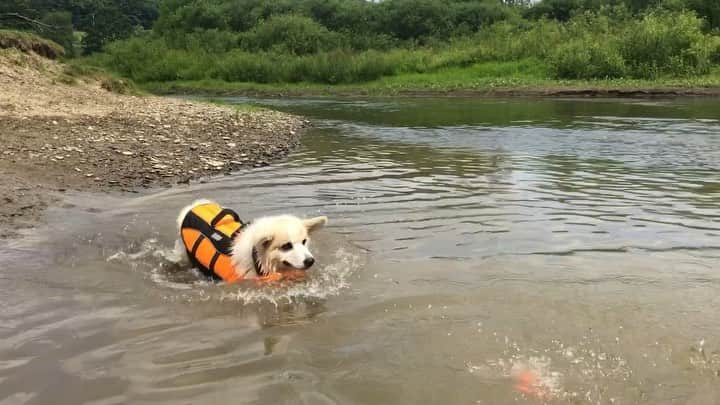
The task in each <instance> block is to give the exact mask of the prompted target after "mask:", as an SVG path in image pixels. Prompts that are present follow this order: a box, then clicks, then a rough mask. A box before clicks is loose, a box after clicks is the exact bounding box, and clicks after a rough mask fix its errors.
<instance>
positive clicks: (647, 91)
mask: <svg viewBox="0 0 720 405" xmlns="http://www.w3.org/2000/svg"><path fill="white" fill-rule="evenodd" d="M141 87H142V88H143V89H145V90H146V91H149V92H151V93H155V94H165V95H168V94H207V95H217V96H240V95H249V96H271V97H273V96H342V97H352V96H460V97H467V96H472V97H506V96H527V97H565V96H579V97H676V96H700V97H707V96H710V97H718V96H720V69H716V70H714V71H713V72H711V73H710V74H708V75H704V76H696V77H690V78H681V79H677V78H660V79H656V80H633V79H613V80H556V79H550V78H548V77H547V76H545V75H543V74H542V71H528V70H524V69H522V68H520V69H517V65H516V64H513V63H483V64H477V65H474V66H470V67H464V68H448V69H442V70H440V71H438V72H434V73H415V74H403V75H398V76H389V77H383V78H381V79H379V80H374V81H370V82H367V83H361V84H343V85H323V84H316V83H272V84H262V83H246V82H226V81H221V80H195V81H170V82H148V83H142V84H141Z"/></svg>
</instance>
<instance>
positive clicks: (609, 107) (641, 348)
mask: <svg viewBox="0 0 720 405" xmlns="http://www.w3.org/2000/svg"><path fill="white" fill-rule="evenodd" d="M226 101H229V102H251V103H255V104H259V105H264V106H269V107H272V108H276V109H280V110H284V111H290V112H294V113H298V114H302V115H305V116H307V117H308V118H309V119H311V120H313V122H314V124H315V128H314V129H312V130H310V131H309V132H308V133H307V134H306V135H305V137H304V139H303V142H302V146H301V148H300V149H299V150H298V151H297V152H296V153H294V154H293V155H292V156H291V157H290V158H289V159H288V160H287V161H286V162H283V163H279V164H276V165H273V166H271V167H267V168H258V169H255V170H253V171H249V172H244V173H242V174H238V175H234V176H229V177H221V178H215V179H211V180H210V181H207V182H203V183H196V184H191V185H189V186H178V187H176V188H173V189H170V190H160V191H156V192H150V193H144V194H136V195H126V194H119V195H109V196H108V195H91V194H80V193H78V194H70V195H67V196H66V197H65V200H64V201H63V203H62V204H61V205H60V206H58V207H55V208H52V209H50V210H49V212H48V218H47V221H48V224H47V226H44V227H43V228H42V229H38V230H35V231H31V232H28V233H27V234H26V235H25V236H24V237H23V238H22V239H19V240H15V241H11V242H9V243H6V244H5V245H4V246H2V247H0V261H1V262H2V263H3V266H2V267H3V271H2V275H1V276H0V278H1V279H2V287H1V288H0V404H3V405H5V404H80V403H87V404H125V403H133V404H145V403H148V404H149V403H152V404H159V403H166V404H188V403H198V404H199V403H203V404H211V403H217V404H220V403H222V404H228V403H288V404H419V403H423V404H509V403H521V404H525V403H527V404H538V403H549V404H586V403H587V404H672V403H677V404H717V403H720V298H719V297H720V295H719V294H718V291H720V102H719V101H716V100H702V99H699V100H693V99H683V100H549V99H541V100H538V99H505V100H486V99H484V100H469V99H454V98H450V99H386V100H383V99H378V100H375V99H374V100H359V99H351V100H347V99H346V100H330V99H321V100H318V99H315V100H313V99H291V100H280V99H274V100H257V99H254V100H248V99H228V100H226ZM199 197H211V198H213V199H216V200H218V201H220V202H221V203H223V204H224V205H226V206H229V207H233V208H235V209H236V210H237V211H239V212H240V213H241V216H243V217H245V218H247V219H249V218H253V217H255V216H259V215H264V214H273V213H283V212H292V213H296V214H298V215H308V216H309V215H316V214H325V215H328V216H329V218H330V224H329V226H328V227H327V228H326V229H324V230H323V231H321V232H320V233H319V234H318V235H317V236H316V238H315V240H314V241H313V249H314V251H315V253H316V257H317V259H318V263H319V264H318V265H317V266H316V268H315V269H314V270H312V271H311V272H310V275H309V279H308V280H307V281H306V282H304V283H300V284H296V285H291V286H284V287H279V288H273V287H264V288H256V287H254V286H247V285H232V286H227V285H215V284H211V283H208V282H207V281H205V280H203V279H202V278H201V277H199V276H198V275H197V274H196V273H193V272H192V271H189V270H188V269H185V268H182V267H181V266H178V265H176V264H174V263H175V261H176V258H174V257H173V255H172V246H173V242H174V237H175V232H176V231H175V229H174V227H175V225H174V220H175V216H176V215H177V212H178V210H179V209H180V208H181V207H182V206H184V205H186V204H188V203H189V202H190V201H192V200H193V199H194V198H199Z"/></svg>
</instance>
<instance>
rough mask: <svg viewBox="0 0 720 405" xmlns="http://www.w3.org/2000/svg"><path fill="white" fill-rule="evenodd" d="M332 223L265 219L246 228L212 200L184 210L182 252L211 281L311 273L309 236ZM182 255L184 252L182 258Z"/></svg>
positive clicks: (284, 217)
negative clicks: (286, 273)
mask: <svg viewBox="0 0 720 405" xmlns="http://www.w3.org/2000/svg"><path fill="white" fill-rule="evenodd" d="M326 223H327V217H325V216H320V217H315V218H311V219H300V218H298V217H295V216H292V215H277V216H268V217H262V218H258V219H255V220H253V221H252V222H250V223H243V222H242V221H241V220H240V218H239V217H238V216H237V214H236V213H235V212H234V211H232V210H230V209H227V208H223V207H222V206H220V205H219V204H217V203H216V202H213V201H210V200H197V201H195V202H193V203H192V204H190V205H188V206H187V207H185V208H183V209H182V211H181V212H180V215H179V216H178V219H177V224H178V231H179V233H180V239H179V241H178V243H177V245H176V249H178V250H181V251H182V252H183V253H184V254H185V255H186V256H187V257H188V259H189V260H190V262H191V263H192V264H194V265H195V266H196V267H197V268H198V269H200V270H201V271H202V272H203V273H205V274H206V275H207V276H210V277H213V278H215V279H220V280H223V281H226V282H234V281H238V280H243V279H252V278H261V277H266V276H270V275H273V274H277V273H283V272H289V271H304V270H307V269H309V268H310V267H311V266H312V265H313V264H314V263H315V258H314V257H313V255H312V253H310V249H309V244H310V234H311V233H313V232H314V231H316V230H318V229H320V228H322V227H323V226H324V225H325V224H326ZM178 253H179V252H178Z"/></svg>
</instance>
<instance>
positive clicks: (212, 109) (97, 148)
mask: <svg viewBox="0 0 720 405" xmlns="http://www.w3.org/2000/svg"><path fill="white" fill-rule="evenodd" d="M63 69H64V68H63V66H62V65H61V64H59V63H57V62H54V61H50V60H47V59H44V58H41V57H38V56H36V55H27V54H22V53H19V52H18V51H14V50H0V89H2V90H1V91H0V134H2V139H3V147H2V148H1V149H0V196H2V197H1V198H2V199H3V200H2V204H0V238H7V237H11V236H14V235H16V234H17V231H18V230H19V229H22V228H24V227H30V226H33V225H35V224H36V223H37V221H38V220H40V218H41V217H42V215H43V212H44V209H45V207H47V205H48V204H51V203H52V202H53V201H54V200H55V199H56V198H57V195H58V193H62V192H64V191H66V190H81V191H99V192H107V191H136V190H138V189H140V188H144V187H155V186H170V185H173V184H177V183H187V182H189V181H191V180H194V179H198V178H201V177H206V176H212V175H219V174H226V173H230V172H232V171H236V170H241V169H242V168H246V167H253V166H262V165H267V164H269V163H270V162H272V161H273V160H276V159H280V158H283V157H285V156H286V155H287V154H288V153H289V152H290V151H291V150H292V149H293V148H294V147H295V146H296V145H297V143H298V140H299V136H300V133H301V131H302V129H303V128H304V127H306V126H307V124H308V123H307V121H304V120H302V119H301V118H299V117H295V116H291V115H288V114H283V113H279V112H274V111H266V110H236V109H233V108H230V107H223V106H216V105H211V104H206V103H197V102H188V101H184V100H177V99H167V98H159V97H138V96H128V95H120V94H115V93H112V92H110V91H108V90H106V89H105V88H104V87H107V86H104V84H103V83H102V82H100V81H98V80H95V79H80V80H75V82H74V83H68V80H67V77H65V76H63Z"/></svg>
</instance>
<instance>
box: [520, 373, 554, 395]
mask: <svg viewBox="0 0 720 405" xmlns="http://www.w3.org/2000/svg"><path fill="white" fill-rule="evenodd" d="M515 389H516V390H518V391H520V392H522V393H523V394H525V395H527V396H532V397H537V398H545V397H547V396H548V395H549V393H548V391H547V390H546V389H545V388H544V387H543V385H542V383H541V382H540V380H539V379H538V376H537V374H535V373H534V372H532V371H530V370H526V371H522V372H520V373H519V374H518V375H517V376H515Z"/></svg>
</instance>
